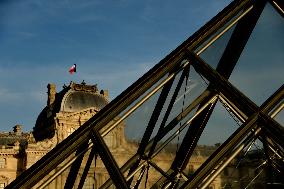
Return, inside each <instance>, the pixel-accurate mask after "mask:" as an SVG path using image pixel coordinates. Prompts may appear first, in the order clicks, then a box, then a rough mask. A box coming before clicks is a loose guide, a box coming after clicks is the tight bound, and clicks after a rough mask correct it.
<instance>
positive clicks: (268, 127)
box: [6, 0, 284, 189]
mask: <svg viewBox="0 0 284 189" xmlns="http://www.w3.org/2000/svg"><path fill="white" fill-rule="evenodd" d="M267 4H270V5H272V7H273V8H274V11H275V12H277V14H278V13H279V14H280V15H281V16H282V17H283V15H284V11H283V10H284V5H283V1H281V0H269V1H266V0H235V1H233V2H232V3H231V4H230V5H229V6H228V7H226V8H225V9H224V10H223V11H221V12H220V13H219V14H218V15H217V16H215V17H214V18H213V19H212V20H211V21H209V22H208V23H207V24H206V25H205V26H203V27H202V28H201V29H200V30H199V31H197V32H196V33H195V34H193V35H192V36H191V37H190V38H188V39H187V40H186V41H185V42H183V43H182V44H181V45H180V46H179V47H177V48H176V49H175V50H174V51H173V52H171V53H170V54H169V55H168V56H166V57H165V58H164V59H163V60H161V61H160V62H159V63H158V64H157V65H156V66H154V67H153V68H152V69H151V70H150V71H149V72H147V73H146V74H145V75H144V76H142V77H141V78H140V79H138V80H137V81H136V82H135V83H133V84H132V85H131V86H130V87H129V88H128V89H126V90H125V91H124V92H123V93H122V94H120V95H119V96H118V97H117V98H115V99H114V100H113V101H112V102H110V103H109V104H108V105H107V106H106V107H105V108H104V109H102V110H101V111H100V112H98V113H97V114H96V115H95V116H94V117H92V118H91V119H90V120H88V121H87V122H86V123H85V124H84V125H83V126H81V127H80V128H79V129H78V130H76V131H75V132H74V133H73V134H72V135H70V136H69V137H68V138H66V139H65V140H64V141H62V142H61V143H60V144H58V145H57V146H56V147H55V148H54V149H53V150H51V151H50V152H49V153H48V154H47V155H45V156H44V157H43V158H42V159H40V160H39V161H38V162H37V163H35V164H34V165H33V166H31V167H30V168H29V169H28V170H26V171H25V172H23V173H22V174H21V175H19V176H18V177H17V179H16V180H14V181H13V182H12V183H10V184H9V185H8V186H7V187H6V188H7V189H12V188H13V189H22V188H26V189H28V188H33V187H34V186H37V188H45V187H46V186H48V185H49V184H50V183H51V182H52V181H53V180H54V179H55V178H56V177H58V176H59V175H60V174H61V173H62V172H64V171H67V170H69V173H68V177H67V179H66V183H65V185H64V188H66V189H69V188H70V189H71V188H73V187H74V183H75V180H76V178H77V177H78V175H79V174H78V173H79V169H80V167H81V166H82V160H83V157H84V156H87V157H88V160H87V163H86V165H84V171H83V173H82V174H81V175H80V182H79V185H78V187H77V188H83V185H84V182H85V179H86V177H87V174H88V171H89V169H90V167H91V164H92V163H93V162H94V160H95V159H96V158H97V156H99V157H100V158H101V160H102V161H103V163H104V165H105V167H106V169H107V171H108V173H109V175H110V179H109V180H108V181H106V182H105V183H104V184H103V185H102V186H101V188H103V189H104V188H109V187H110V186H112V185H115V187H116V188H131V187H133V188H138V187H140V188H141V187H144V183H143V182H142V177H144V178H145V177H146V182H147V177H148V174H147V172H148V170H149V168H150V167H151V168H153V169H155V170H156V171H157V172H159V173H160V174H161V177H160V178H159V179H158V180H157V181H156V183H154V184H153V185H152V186H151V187H152V188H202V189H203V188H206V187H207V186H209V184H210V183H211V182H212V181H213V180H214V179H215V178H216V177H217V176H218V175H219V174H220V172H221V171H222V170H223V169H224V168H225V167H226V166H227V165H228V164H229V163H230V162H231V161H232V160H233V159H234V158H236V157H237V156H238V155H239V154H240V153H243V152H244V151H245V150H246V149H248V148H249V146H250V145H252V143H253V142H254V141H255V140H260V141H261V142H262V143H263V151H264V152H265V157H266V159H267V164H268V166H269V168H270V169H272V170H275V172H276V173H277V174H279V175H282V176H283V175H284V174H283V173H284V159H283V158H284V140H283V139H284V129H283V126H282V125H281V124H279V123H278V122H276V121H275V119H274V117H275V116H276V115H277V114H278V113H279V112H281V111H283V108H284V105H283V104H284V103H283V102H284V101H283V100H284V86H283V84H282V86H279V89H278V90H277V91H275V92H274V93H273V94H272V95H271V96H270V97H269V98H268V99H267V100H266V101H265V102H264V103H263V104H262V105H261V106H257V105H256V104H255V103H254V102H253V101H252V100H251V99H250V98H248V97H247V96H246V95H244V94H243V93H242V92H241V91H240V90H238V89H237V88H236V87H235V86H234V85H233V84H231V83H230V82H229V78H230V76H231V74H232V73H233V71H234V69H235V66H236V65H237V64H238V61H239V59H240V56H241V54H242V53H243V51H244V48H245V47H246V45H247V42H248V40H249V38H250V36H251V35H252V32H253V30H254V28H255V26H256V24H257V22H258V20H259V18H260V16H261V14H262V12H263V10H264V7H265V6H267ZM229 30H233V31H232V34H231V36H230V39H229V40H228V43H227V45H226V47H225V50H224V51H223V53H222V56H220V59H219V61H218V65H217V67H216V68H212V67H211V66H210V65H209V64H208V63H207V62H206V61H205V60H203V59H202V58H201V55H202V53H203V52H205V51H206V50H207V49H208V48H209V47H210V46H211V45H212V44H214V43H215V42H216V41H218V40H220V38H221V37H222V36H223V35H224V34H225V33H226V32H228V31H229ZM264 37H265V36H264ZM282 37H283V36H282ZM216 56H217V55H216ZM272 58H273V57H272ZM192 71H195V72H197V73H198V74H199V75H200V76H201V77H202V78H203V79H204V81H206V82H207V84H208V85H207V88H206V89H205V90H204V91H203V92H201V93H200V95H199V96H198V97H196V98H195V99H194V100H192V101H191V102H190V103H189V104H187V105H185V104H184V103H183V106H184V107H182V109H181V110H180V112H178V113H177V115H176V116H174V118H170V114H171V112H172V111H173V106H174V104H175V102H176V99H177V97H178V94H179V93H181V92H182V90H183V86H184V85H186V84H188V83H187V82H188V78H189V77H190V76H191V72H192ZM175 81H176V82H175ZM171 90H173V92H172V93H170V91H171ZM158 91H160V93H157V92H158ZM153 95H158V100H157V102H156V105H155V107H154V109H153V112H152V114H151V115H150V116H149V122H148V124H147V125H145V132H144V134H143V137H142V139H141V142H140V144H139V147H138V149H137V153H136V154H134V155H133V156H132V158H130V159H129V160H128V161H127V162H126V163H125V164H124V165H123V166H121V167H119V166H118V164H117V162H116V160H115V158H114V157H113V155H112V153H111V151H110V150H109V149H108V146H107V145H106V143H105V141H104V139H103V137H105V136H106V135H107V134H108V133H109V132H110V131H112V129H114V128H116V127H117V126H118V125H119V123H121V122H123V121H124V120H125V119H127V117H129V116H130V115H131V114H132V113H133V112H134V111H136V110H137V109H139V108H140V107H141V105H143V103H145V102H146V101H147V100H149V99H150V98H151V97H152V96H153ZM184 95H185V93H184ZM184 97H185V96H184ZM166 101H167V102H168V103H166ZM218 101H219V102H222V104H223V105H225V106H226V109H227V110H228V111H229V113H230V114H232V115H233V116H234V117H235V118H236V119H238V120H239V122H241V123H242V124H241V126H240V127H239V128H238V129H237V130H236V131H235V132H234V133H233V134H232V135H231V136H230V137H229V138H228V139H227V140H226V141H225V142H224V143H222V144H221V146H220V147H219V148H218V149H217V150H216V151H215V152H214V153H213V154H212V155H211V156H210V157H209V158H208V159H207V160H206V161H205V162H204V163H203V164H202V165H201V166H200V167H199V168H198V169H197V170H196V171H195V172H194V173H193V174H187V173H186V172H185V171H184V170H185V168H186V166H187V164H188V162H189V159H190V158H191V157H192V155H193V152H194V149H195V148H196V146H197V143H198V141H199V139H200V136H201V135H202V133H203V131H204V128H206V126H207V122H208V121H209V118H210V117H211V114H212V112H213V110H214V108H215V107H216V103H217V102H218ZM163 109H164V110H165V111H164V112H163V111H162V110H163ZM191 114H192V116H190V117H188V115H191ZM117 117H119V118H118V119H117ZM115 118H116V119H115ZM159 118H160V119H161V122H159V121H158V119H159ZM169 119H171V120H169ZM113 120H115V121H113ZM110 123H111V124H110ZM155 129H157V132H156V133H154V130H155ZM186 129H187V130H186ZM182 131H185V134H184V136H183V137H182V138H183V139H182V141H180V144H179V147H178V149H177V152H176V155H175V158H174V159H173V161H172V164H171V166H170V168H169V169H168V170H167V171H164V170H162V169H161V168H160V167H159V166H158V165H157V164H156V163H155V162H154V161H153V158H154V157H155V156H156V155H157V154H158V153H159V152H160V151H161V150H162V149H164V148H165V147H166V146H167V145H168V144H169V143H170V142H171V141H173V139H174V138H176V137H179V135H180V133H181V132H182ZM170 133H171V135H170V136H168V135H169V134H170ZM158 144H159V145H158ZM66 159H68V161H67V162H66V161H65V160H66ZM62 163H64V164H63V165H62ZM59 165H60V166H59ZM139 172H140V174H138V173H139ZM48 174H49V175H51V176H49V177H48V178H46V175H48ZM94 174H95V173H94ZM135 175H138V177H135Z"/></svg>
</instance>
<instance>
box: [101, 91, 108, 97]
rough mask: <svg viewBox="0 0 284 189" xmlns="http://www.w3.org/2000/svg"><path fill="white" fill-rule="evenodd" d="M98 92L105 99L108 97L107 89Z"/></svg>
mask: <svg viewBox="0 0 284 189" xmlns="http://www.w3.org/2000/svg"><path fill="white" fill-rule="evenodd" d="M100 93H101V94H102V95H104V97H106V99H109V94H108V90H101V92H100Z"/></svg>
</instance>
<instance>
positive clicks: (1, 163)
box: [0, 158, 6, 168]
mask: <svg viewBox="0 0 284 189" xmlns="http://www.w3.org/2000/svg"><path fill="white" fill-rule="evenodd" d="M5 166H6V159H5V158H0V168H5Z"/></svg>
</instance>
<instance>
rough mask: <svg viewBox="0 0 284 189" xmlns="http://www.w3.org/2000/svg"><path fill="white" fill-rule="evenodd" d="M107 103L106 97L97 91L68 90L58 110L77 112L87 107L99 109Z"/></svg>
mask: <svg viewBox="0 0 284 189" xmlns="http://www.w3.org/2000/svg"><path fill="white" fill-rule="evenodd" d="M107 104H108V101H107V99H106V98H105V97H104V96H103V95H101V94H99V93H89V92H85V91H73V90H70V91H69V92H67V94H65V96H64V98H63V100H62V102H61V108H60V111H63V112H78V111H81V110H84V109H87V108H96V109H97V110H100V109H102V108H103V107H104V106H105V105H107Z"/></svg>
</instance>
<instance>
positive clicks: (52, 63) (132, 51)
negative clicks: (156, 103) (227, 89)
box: [0, 0, 284, 131]
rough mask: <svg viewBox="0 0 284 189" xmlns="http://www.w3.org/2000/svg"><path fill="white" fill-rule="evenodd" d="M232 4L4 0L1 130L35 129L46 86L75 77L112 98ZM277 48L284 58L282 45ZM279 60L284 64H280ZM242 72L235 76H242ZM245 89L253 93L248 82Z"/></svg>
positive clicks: (0, 9)
mask: <svg viewBox="0 0 284 189" xmlns="http://www.w3.org/2000/svg"><path fill="white" fill-rule="evenodd" d="M229 2H230V1H229V0H214V1H208V0H199V1H195V0H180V1H170V0H144V1H134V0H116V1H111V0H106V1H99V0H94V1H87V0H80V1H79V0H61V1H55V0H50V1H44V0H24V1H21V0H3V1H1V2H0V40H1V43H0V65H1V66H0V79H1V82H0V115H1V122H0V124H1V126H0V127H1V130H4V131H9V130H11V129H12V127H13V126H14V125H15V124H21V125H23V127H24V130H25V131H30V130H32V127H33V126H34V124H35V120H36V118H37V116H38V114H39V112H40V111H41V110H42V109H43V107H44V106H45V105H46V100H47V96H46V92H47V88H46V86H47V84H48V83H51V82H52V83H55V84H56V85H57V91H60V90H61V89H62V86H63V84H69V83H70V81H75V82H81V81H82V80H85V81H86V82H87V84H96V83H97V84H98V87H99V89H109V92H110V97H111V99H113V98H114V97H115V96H117V95H118V94H120V92H122V91H123V90H124V89H126V88H127V87H128V86H129V85H130V84H131V83H133V82H134V81H135V80H137V79H138V78H139V77H140V76H142V74H143V73H145V72H146V71H147V70H149V69H150V68H151V67H153V66H154V65H155V64H156V63H158V62H159V61H160V60H161V59H162V58H164V57H165V56H166V55H167V54H168V53H170V52H171V51H172V50H173V49H175V48H176V47H177V46H178V45H179V44H180V43H181V42H183V41H184V40H185V39H187V38H188V37H189V36H190V35H191V34H193V32H195V31H196V30H197V29H199V28H200V27H201V26H202V25H204V24H205V23H206V22H207V21H209V20H210V19H211V18H212V17H213V16H215V15H216V14H217V13H218V12H219V11H221V10H222V9H223V7H225V6H226V5H227V4H229ZM282 24H283V22H282ZM266 25H267V24H266ZM275 25H276V27H277V28H278V29H277V31H279V30H280V31H279V32H280V33H281V31H284V30H283V25H279V23H278V22H277V23H276V24H275ZM279 28H280V29H279ZM266 30H268V29H266ZM279 32H278V34H277V35H279ZM271 35H272V34H271ZM271 37H273V35H272V36H271ZM283 39H284V38H283V37H282V40H283ZM283 44H284V43H283ZM275 48H277V49H278V51H277V52H278V53H277V56H279V57H278V60H281V59H282V58H283V53H282V52H283V45H281V44H280V45H279V46H276V47H275ZM279 48H280V50H279ZM244 62H245V61H244ZM74 63H76V64H77V66H78V67H77V71H78V72H77V74H74V75H70V74H69V73H68V68H69V67H70V66H71V65H72V64H74ZM244 64H245V63H244ZM261 65H263V63H261ZM277 65H280V66H282V65H283V63H282V64H281V61H280V63H279V61H278V63H277ZM281 68H283V66H282V67H281ZM242 70H244V69H241V70H240V71H241V72H240V73H238V72H237V74H236V75H235V76H234V78H233V79H234V80H233V81H235V80H239V79H242V78H244V77H243V75H242ZM282 70H283V69H282ZM274 71H275V72H276V71H278V72H279V67H278V68H277V69H275V68H274V67H273V69H272V71H271V72H274ZM269 73H270V72H269ZM245 74H248V75H249V73H245ZM268 75H269V79H268V80H267V82H271V81H272V80H273V79H274V80H275V79H277V80H279V82H280V83H283V76H281V75H282V74H281V75H279V74H277V77H276V78H275V77H270V76H273V74H268ZM259 77H261V76H260V75H259ZM251 85H254V79H252V84H251ZM275 85H276V86H277V87H276V88H278V87H279V84H278V83H277V84H275ZM242 87H245V89H242V90H248V93H250V88H251V87H250V86H246V84H244V85H242V86H240V88H242ZM260 88H261V86H260ZM273 90H274V88H273ZM273 90H272V89H271V90H269V94H270V93H271V91H273Z"/></svg>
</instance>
